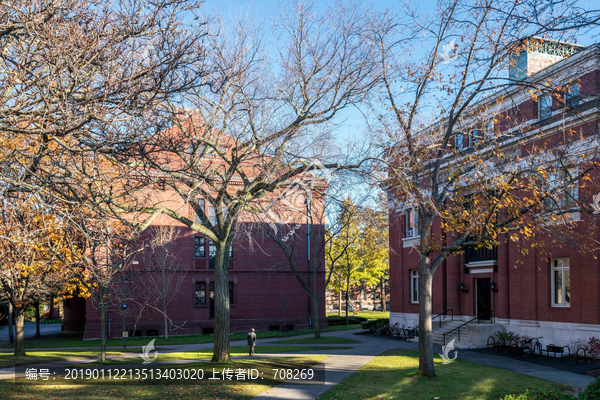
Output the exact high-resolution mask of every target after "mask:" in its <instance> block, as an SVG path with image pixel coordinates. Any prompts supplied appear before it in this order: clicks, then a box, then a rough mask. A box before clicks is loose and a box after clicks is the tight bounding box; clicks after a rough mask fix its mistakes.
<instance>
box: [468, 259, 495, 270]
mask: <svg viewBox="0 0 600 400" xmlns="http://www.w3.org/2000/svg"><path fill="white" fill-rule="evenodd" d="M493 265H498V260H483V261H472V262H469V263H466V264H465V267H467V268H475V267H488V266H493Z"/></svg>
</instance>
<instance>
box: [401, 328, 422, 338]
mask: <svg viewBox="0 0 600 400" xmlns="http://www.w3.org/2000/svg"><path fill="white" fill-rule="evenodd" d="M414 337H419V327H418V326H415V327H414V328H406V329H405V330H404V338H405V339H406V340H408V339H412V338H414Z"/></svg>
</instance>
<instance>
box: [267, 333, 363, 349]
mask: <svg viewBox="0 0 600 400" xmlns="http://www.w3.org/2000/svg"><path fill="white" fill-rule="evenodd" d="M272 343H280V344H350V343H361V342H360V341H358V340H353V339H344V338H339V337H333V336H322V337H320V338H318V339H315V338H314V337H311V338H299V339H284V340H278V341H276V342H272ZM320 348H322V347H320Z"/></svg>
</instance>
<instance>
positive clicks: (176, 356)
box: [81, 346, 352, 366]
mask: <svg viewBox="0 0 600 400" xmlns="http://www.w3.org/2000/svg"><path fill="white" fill-rule="evenodd" d="M351 348H352V347H343V346H319V347H316V346H315V347H311V346H256V347H255V348H254V351H255V352H256V354H269V353H289V352H293V351H307V350H308V351H323V350H336V349H351ZM248 350H249V348H248V346H237V347H232V348H231V349H230V355H231V357H237V356H247V355H248ZM158 353H159V354H158V357H157V358H156V362H162V361H178V360H196V359H199V358H210V357H212V354H213V351H212V349H206V350H200V351H183V352H175V353H161V352H160V349H159V350H158ZM141 361H142V359H141V358H140V357H134V358H115V359H110V360H107V361H106V363H104V364H135V363H138V362H141ZM81 365H82V366H83V365H103V364H102V363H100V361H95V362H92V363H85V364H81Z"/></svg>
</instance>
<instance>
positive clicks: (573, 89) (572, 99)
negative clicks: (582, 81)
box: [565, 83, 581, 107]
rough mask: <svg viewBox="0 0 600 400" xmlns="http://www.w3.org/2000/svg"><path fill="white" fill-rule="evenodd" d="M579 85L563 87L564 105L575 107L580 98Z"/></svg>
mask: <svg viewBox="0 0 600 400" xmlns="http://www.w3.org/2000/svg"><path fill="white" fill-rule="evenodd" d="M580 93H581V91H580V86H579V83H575V84H573V85H569V86H567V87H566V88H565V105H566V106H567V107H575V106H578V105H579V99H580Z"/></svg>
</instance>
